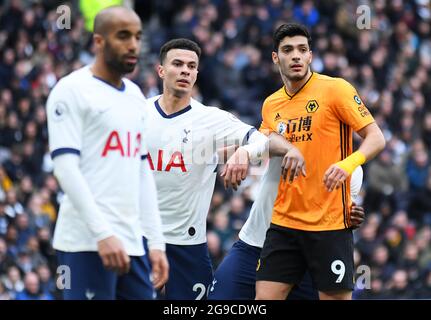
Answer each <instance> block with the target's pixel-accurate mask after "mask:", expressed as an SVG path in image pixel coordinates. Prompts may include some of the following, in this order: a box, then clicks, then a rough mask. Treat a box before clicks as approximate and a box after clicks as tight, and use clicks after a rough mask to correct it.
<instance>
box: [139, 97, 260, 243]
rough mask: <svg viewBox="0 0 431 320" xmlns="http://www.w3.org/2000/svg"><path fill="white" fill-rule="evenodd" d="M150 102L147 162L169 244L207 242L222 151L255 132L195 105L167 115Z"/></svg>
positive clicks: (223, 114)
mask: <svg viewBox="0 0 431 320" xmlns="http://www.w3.org/2000/svg"><path fill="white" fill-rule="evenodd" d="M159 98H160V96H156V97H153V98H150V99H148V100H147V101H148V106H147V107H148V109H149V110H148V116H149V121H148V122H147V124H148V128H147V130H146V134H147V137H148V139H147V144H148V152H149V156H148V159H149V161H150V166H151V167H152V169H153V170H154V178H155V181H156V186H157V195H158V201H159V210H160V215H161V218H162V229H163V234H164V236H165V239H166V243H170V244H176V245H193V244H201V243H205V242H206V218H207V214H208V210H209V206H210V202H211V197H212V194H213V191H214V184H215V179H216V174H217V173H216V171H215V169H216V167H217V160H218V159H217V156H216V151H217V149H218V148H221V147H223V146H230V145H234V144H237V145H242V144H244V143H245V142H246V141H247V138H248V136H249V135H248V133H250V132H252V131H253V130H255V129H254V127H252V126H250V125H248V124H245V123H243V122H241V121H240V120H239V119H237V118H236V117H235V116H233V115H232V114H230V113H228V112H226V111H223V110H221V109H219V108H216V107H207V106H204V105H203V104H201V103H200V102H198V101H196V100H194V99H191V103H190V105H189V106H187V107H186V108H185V109H183V110H181V111H179V112H177V113H174V114H170V115H167V114H165V113H164V112H163V110H162V109H161V108H160V105H159V104H158V100H159Z"/></svg>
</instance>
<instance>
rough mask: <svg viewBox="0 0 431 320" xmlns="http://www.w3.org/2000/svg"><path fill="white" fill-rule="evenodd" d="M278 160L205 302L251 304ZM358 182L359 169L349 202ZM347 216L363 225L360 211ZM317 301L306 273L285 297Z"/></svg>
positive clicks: (271, 163)
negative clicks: (243, 302) (227, 301)
mask: <svg viewBox="0 0 431 320" xmlns="http://www.w3.org/2000/svg"><path fill="white" fill-rule="evenodd" d="M282 159H283V158H280V157H274V158H271V159H270V160H269V164H268V166H267V168H266V171H265V172H264V174H263V175H262V177H261V179H260V182H259V187H258V191H257V193H256V194H257V196H256V199H255V201H254V202H253V206H252V208H251V210H250V215H249V217H248V219H247V221H246V222H245V224H244V226H243V227H242V228H241V230H240V232H239V240H238V241H237V242H235V243H234V244H233V246H232V248H231V249H230V250H229V252H228V253H227V255H226V256H225V257H224V259H223V261H222V262H221V263H220V265H219V266H218V268H217V270H216V272H215V274H214V279H213V282H212V285H211V287H210V289H209V292H208V299H210V300H254V298H255V295H256V267H257V265H258V260H259V257H260V252H261V251H262V247H263V243H264V242H265V234H266V230H267V229H268V228H269V224H270V222H271V215H272V209H273V206H274V201H275V198H276V196H277V192H278V185H279V182H280V168H281V167H282ZM362 178H363V172H362V167H361V166H359V167H357V168H356V170H355V171H354V172H353V173H352V179H351V182H350V193H351V195H352V199H353V202H355V199H356V198H357V197H358V195H359V191H360V189H361V185H362ZM351 215H352V217H351V221H352V224H353V225H354V227H358V226H359V225H360V224H361V223H362V221H363V209H362V207H359V206H356V205H354V206H353V207H352V210H351ZM318 299H319V294H318V291H317V289H315V288H314V287H313V284H312V280H311V277H310V275H309V274H308V272H307V273H306V274H305V275H304V278H303V280H302V282H301V283H300V284H299V285H298V286H295V287H294V289H293V290H292V292H291V293H290V295H289V297H288V300H318Z"/></svg>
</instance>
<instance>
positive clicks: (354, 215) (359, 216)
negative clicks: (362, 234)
mask: <svg viewBox="0 0 431 320" xmlns="http://www.w3.org/2000/svg"><path fill="white" fill-rule="evenodd" d="M364 220H365V211H364V208H362V207H360V206H357V205H356V203H354V202H353V203H352V206H351V208H350V224H351V228H352V229H357V228H359V227H360V226H361V224H362V222H364Z"/></svg>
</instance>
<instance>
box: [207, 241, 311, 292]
mask: <svg viewBox="0 0 431 320" xmlns="http://www.w3.org/2000/svg"><path fill="white" fill-rule="evenodd" d="M261 251H262V249H261V248H258V247H253V246H251V245H249V244H247V243H245V242H244V241H242V240H238V241H237V242H235V243H234V245H233V246H232V249H230V250H229V252H228V254H227V255H226V257H225V258H224V259H223V261H222V263H221V264H220V265H219V267H218V268H217V270H216V272H215V274H214V280H213V282H212V285H211V287H210V289H209V294H208V299H209V300H254V298H255V296H256V266H257V262H258V260H259V257H260V253H261ZM318 298H319V294H318V291H317V290H316V289H315V288H313V285H312V281H311V277H310V275H309V273H308V272H307V273H306V274H305V276H304V278H303V280H302V282H301V283H300V285H299V286H295V287H294V288H293V290H292V291H291V293H290V294H289V297H288V299H287V300H318Z"/></svg>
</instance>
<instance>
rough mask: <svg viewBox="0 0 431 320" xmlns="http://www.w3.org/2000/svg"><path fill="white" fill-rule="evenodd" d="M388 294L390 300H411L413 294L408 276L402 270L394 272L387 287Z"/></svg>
mask: <svg viewBox="0 0 431 320" xmlns="http://www.w3.org/2000/svg"><path fill="white" fill-rule="evenodd" d="M387 289H388V292H389V294H390V297H391V298H392V299H411V298H413V297H414V296H413V293H412V291H411V290H409V289H411V288H410V287H409V282H408V274H407V272H406V271H405V270H403V269H398V270H397V271H395V272H394V274H393V276H392V279H391V280H390V281H389V283H388V286H387Z"/></svg>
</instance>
